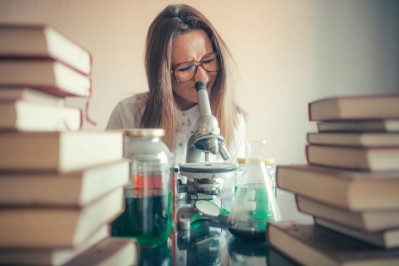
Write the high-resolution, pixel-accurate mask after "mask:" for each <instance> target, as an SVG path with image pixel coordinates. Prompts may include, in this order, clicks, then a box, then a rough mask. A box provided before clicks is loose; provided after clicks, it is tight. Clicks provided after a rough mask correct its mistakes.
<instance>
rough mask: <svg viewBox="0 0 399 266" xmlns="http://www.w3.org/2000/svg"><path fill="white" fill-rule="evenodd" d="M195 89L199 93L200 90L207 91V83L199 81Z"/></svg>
mask: <svg viewBox="0 0 399 266" xmlns="http://www.w3.org/2000/svg"><path fill="white" fill-rule="evenodd" d="M195 88H196V89H197V91H199V90H206V83H205V82H204V81H201V80H200V81H197V82H195Z"/></svg>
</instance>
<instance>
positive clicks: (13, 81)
mask: <svg viewBox="0 0 399 266" xmlns="http://www.w3.org/2000/svg"><path fill="white" fill-rule="evenodd" d="M91 82H92V80H91V77H90V76H85V75H83V74H82V73H80V72H78V71H75V70H74V69H72V68H70V67H68V66H67V65H64V64H63V63H61V62H58V61H54V60H28V59H21V60H11V59H4V60H0V87H14V86H15V87H21V86H30V87H34V88H36V89H38V90H43V91H46V92H47V93H51V94H55V95H60V96H80V97H88V96H90V95H91V85H92V84H91Z"/></svg>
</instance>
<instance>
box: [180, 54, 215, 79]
mask: <svg viewBox="0 0 399 266" xmlns="http://www.w3.org/2000/svg"><path fill="white" fill-rule="evenodd" d="M199 65H201V66H202V67H203V68H204V69H205V70H206V71H208V72H213V71H217V70H218V69H219V68H220V64H219V60H218V58H217V55H216V53H211V54H207V55H205V56H204V57H202V58H201V61H200V62H199V63H196V62H194V61H193V62H185V63H181V64H179V65H177V66H176V68H175V70H174V71H173V74H174V76H175V79H176V80H177V82H185V81H189V80H190V79H192V78H193V77H194V75H195V73H196V70H197V67H198V66H199Z"/></svg>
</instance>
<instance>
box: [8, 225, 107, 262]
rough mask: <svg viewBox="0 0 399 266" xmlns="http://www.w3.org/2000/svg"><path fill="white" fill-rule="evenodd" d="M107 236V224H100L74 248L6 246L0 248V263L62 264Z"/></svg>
mask: <svg viewBox="0 0 399 266" xmlns="http://www.w3.org/2000/svg"><path fill="white" fill-rule="evenodd" d="M106 237H109V232H108V225H103V226H101V227H100V228H99V229H98V230H97V231H96V232H95V233H93V235H92V236H90V237H89V238H88V240H87V241H85V242H84V243H83V244H82V245H79V246H77V247H76V248H60V249H57V248H55V249H54V248H14V249H12V248H6V249H0V264H1V265H43V266H44V265H52V266H58V265H64V264H65V263H66V262H67V261H69V260H71V259H73V258H74V257H76V256H78V255H79V254H81V253H82V252H84V251H86V250H87V249H88V248H90V247H91V246H93V245H95V244H97V243H98V242H100V241H101V240H103V239H104V238H106Z"/></svg>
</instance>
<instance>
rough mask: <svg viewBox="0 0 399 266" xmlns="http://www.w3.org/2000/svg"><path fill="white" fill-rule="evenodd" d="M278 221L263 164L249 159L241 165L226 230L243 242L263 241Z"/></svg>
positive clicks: (278, 213) (258, 159)
mask: <svg viewBox="0 0 399 266" xmlns="http://www.w3.org/2000/svg"><path fill="white" fill-rule="evenodd" d="M278 220H280V211H279V208H278V205H277V202H276V198H275V196H274V192H273V189H272V185H271V182H270V180H269V175H268V173H267V170H266V166H265V162H264V160H262V159H261V158H249V159H247V160H246V162H245V164H244V165H243V171H242V175H241V177H240V180H239V182H238V184H237V191H236V194H235V196H234V199H233V204H232V207H231V211H230V215H229V217H228V220H227V226H228V229H229V230H230V232H231V233H232V234H233V235H234V236H235V237H238V238H241V239H242V240H245V239H247V240H265V237H266V228H267V224H268V222H270V221H278Z"/></svg>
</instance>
